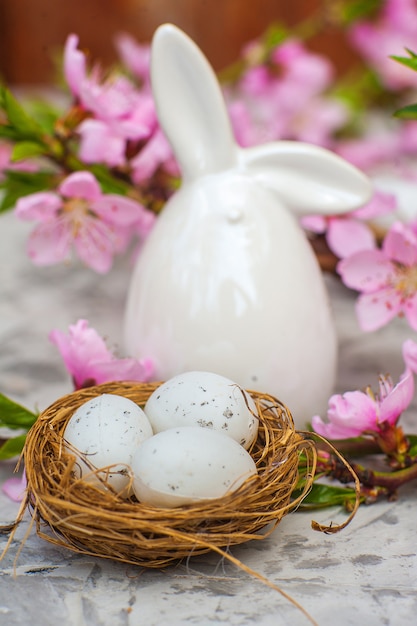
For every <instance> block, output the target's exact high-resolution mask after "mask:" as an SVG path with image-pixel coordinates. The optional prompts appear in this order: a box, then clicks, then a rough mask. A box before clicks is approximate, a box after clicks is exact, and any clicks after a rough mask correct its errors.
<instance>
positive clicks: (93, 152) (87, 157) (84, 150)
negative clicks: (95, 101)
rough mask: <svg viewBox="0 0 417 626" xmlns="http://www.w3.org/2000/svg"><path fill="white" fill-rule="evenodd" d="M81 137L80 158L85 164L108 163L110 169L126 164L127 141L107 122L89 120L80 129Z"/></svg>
mask: <svg viewBox="0 0 417 626" xmlns="http://www.w3.org/2000/svg"><path fill="white" fill-rule="evenodd" d="M77 130H78V132H79V133H80V135H81V145H80V152H79V155H80V158H81V159H82V161H84V162H85V163H106V164H107V165H110V167H115V166H117V165H123V164H124V163H125V150H126V140H125V138H124V137H122V136H121V135H119V134H117V133H116V132H114V130H113V129H112V128H110V126H109V125H108V124H106V123H105V122H103V121H101V120H96V119H88V120H85V121H84V122H82V124H80V126H79V127H78V129H77Z"/></svg>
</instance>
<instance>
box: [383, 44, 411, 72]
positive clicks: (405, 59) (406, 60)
mask: <svg viewBox="0 0 417 626" xmlns="http://www.w3.org/2000/svg"><path fill="white" fill-rule="evenodd" d="M406 50H407V52H408V54H409V55H410V56H409V57H402V56H398V55H395V54H393V55H391V56H390V59H394V61H397V62H398V63H401V64H402V65H405V66H406V67H409V68H410V69H412V70H414V71H417V54H415V53H414V52H412V51H411V50H409V49H408V48H406Z"/></svg>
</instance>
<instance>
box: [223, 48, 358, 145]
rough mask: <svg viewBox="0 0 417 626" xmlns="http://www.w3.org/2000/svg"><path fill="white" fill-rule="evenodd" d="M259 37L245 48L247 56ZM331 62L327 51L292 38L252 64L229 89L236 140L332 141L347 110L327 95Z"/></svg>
mask: <svg viewBox="0 0 417 626" xmlns="http://www.w3.org/2000/svg"><path fill="white" fill-rule="evenodd" d="M255 46H256V42H255V43H253V44H251V46H249V47H248V48H247V49H246V51H245V52H246V55H247V56H248V57H250V56H251V54H252V49H253V47H255ZM333 77H334V76H333V68H332V65H331V63H330V61H329V60H328V59H327V58H325V57H324V56H321V55H318V54H314V53H312V52H310V51H308V50H307V48H306V47H305V45H304V44H303V43H301V41H298V40H297V39H288V40H286V41H284V42H283V43H282V44H281V45H279V46H277V47H276V48H275V49H274V50H273V51H272V53H271V55H270V58H269V62H268V63H265V62H263V61H262V62H261V61H260V62H259V63H254V64H252V65H251V66H250V67H249V69H248V70H247V71H246V72H245V73H244V75H243V76H242V77H241V78H240V80H239V81H238V83H237V84H236V85H234V86H233V88H232V87H228V88H227V89H226V99H227V102H228V106H229V112H230V115H231V118H232V124H233V127H234V131H235V134H236V137H237V140H238V141H239V143H240V144H241V145H242V146H249V145H255V144H258V143H264V142H267V141H273V140H277V139H297V140H302V141H308V142H311V143H315V144H320V145H324V146H331V144H332V139H331V137H332V135H333V134H334V132H335V130H337V129H339V128H341V127H342V126H343V125H344V123H345V122H346V120H347V110H346V108H345V106H344V105H343V104H342V103H341V102H340V101H338V100H336V99H334V98H331V97H330V96H328V95H327V93H326V92H327V90H328V89H329V88H330V86H331V85H332V80H333Z"/></svg>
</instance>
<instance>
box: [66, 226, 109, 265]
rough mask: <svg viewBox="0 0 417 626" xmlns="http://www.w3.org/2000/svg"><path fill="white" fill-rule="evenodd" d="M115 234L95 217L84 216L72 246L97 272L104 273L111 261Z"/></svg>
mask: <svg viewBox="0 0 417 626" xmlns="http://www.w3.org/2000/svg"><path fill="white" fill-rule="evenodd" d="M116 240H117V236H116V233H115V232H114V231H113V229H112V228H111V227H110V226H108V225H107V224H105V223H104V222H103V221H101V220H99V219H96V218H86V219H85V220H84V222H83V223H82V224H81V225H80V228H79V230H78V233H77V236H76V238H75V239H74V246H75V249H76V250H77V254H78V256H79V258H80V259H81V260H82V261H83V262H84V263H85V264H86V265H87V266H88V267H91V268H92V269H93V270H95V271H96V272H98V273H99V274H106V273H107V272H108V271H109V270H110V268H111V266H112V263H113V255H114V254H115V252H116V248H117V244H116Z"/></svg>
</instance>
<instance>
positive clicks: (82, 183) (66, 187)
mask: <svg viewBox="0 0 417 626" xmlns="http://www.w3.org/2000/svg"><path fill="white" fill-rule="evenodd" d="M59 192H60V193H61V194H62V195H63V196H66V197H67V198H83V199H84V200H89V201H93V200H98V198H100V196H101V189H100V185H99V184H98V181H97V179H96V177H95V176H94V175H93V174H91V172H86V171H82V172H74V173H73V174H70V175H69V176H67V178H66V179H65V180H63V181H62V183H61V184H60V186H59Z"/></svg>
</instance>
